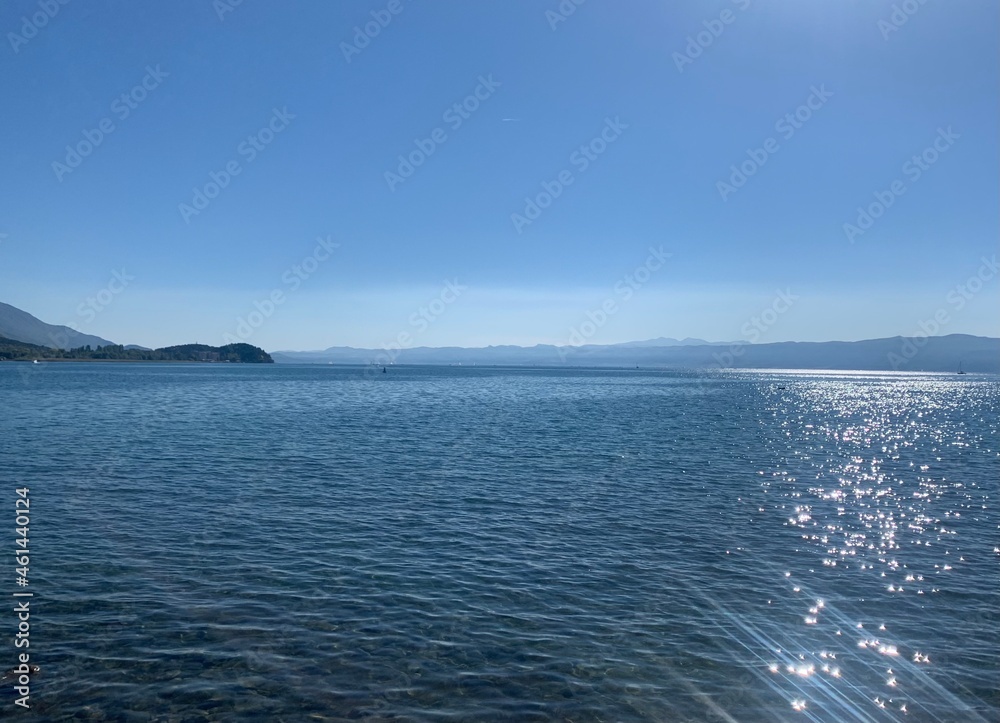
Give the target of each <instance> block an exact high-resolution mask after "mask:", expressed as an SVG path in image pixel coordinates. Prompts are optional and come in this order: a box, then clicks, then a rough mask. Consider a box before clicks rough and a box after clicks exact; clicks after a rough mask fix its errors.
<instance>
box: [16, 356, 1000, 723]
mask: <svg viewBox="0 0 1000 723" xmlns="http://www.w3.org/2000/svg"><path fill="white" fill-rule="evenodd" d="M365 371H366V370H363V369H358V368H346V367H329V366H327V367H320V366H314V367H309V366H281V365H276V366H271V365H268V366H243V365H240V366H237V365H153V364H148V365H140V364H47V365H44V366H43V367H42V368H41V369H38V368H33V367H27V365H20V364H12V363H6V364H0V400H2V403H3V405H4V413H3V415H0V439H2V442H3V444H2V449H0V477H2V479H3V485H0V490H6V491H5V492H3V494H6V495H7V498H8V500H9V502H10V504H9V506H10V507H13V500H14V497H15V494H14V488H15V487H16V486H22V485H23V486H28V487H30V489H31V493H30V494H31V556H32V560H31V576H30V588H29V589H30V590H31V591H33V592H34V595H35V597H34V598H33V601H32V619H31V624H32V627H31V648H30V650H31V654H32V659H31V660H32V663H34V664H38V665H40V666H41V668H42V671H41V673H40V674H39V675H38V676H37V677H36V678H35V679H34V680H33V682H32V685H31V704H32V711H34V712H35V714H37V716H38V717H41V718H47V719H56V720H57V719H60V718H68V717H72V716H79V717H83V718H88V719H91V720H149V719H150V718H153V719H158V720H185V721H197V720H286V721H293V720H309V719H314V720H342V719H369V720H452V721H458V720H482V721H486V720H511V721H522V720H561V721H574V722H576V723H580V722H582V721H638V720H656V721H734V720H736V721H775V720H789V721H849V720H858V721H890V720H906V721H976V720H996V719H997V718H998V716H1000V693H998V690H997V689H998V683H997V679H998V673H1000V625H998V622H1000V621H998V618H1000V574H998V573H1000V547H998V545H1000V539H998V517H997V514H996V511H995V504H996V500H997V494H998V489H997V488H998V479H1000V474H998V473H1000V458H998V455H1000V430H998V427H1000V414H998V411H1000V381H998V380H997V378H995V377H977V376H975V375H966V376H964V377H957V376H953V375H918V374H883V373H869V374H860V373H859V374H850V373H842V372H838V373H816V372H802V373H795V372H753V373H749V372H716V373H709V372H658V371H642V370H629V371H609V370H572V371H570V370H510V369H483V368H478V369H477V368H432V367H411V368H406V367H399V368H392V369H391V370H390V373H388V374H385V375H381V374H376V375H366V374H365V373H364V372H365ZM8 524H9V525H10V526H11V528H13V527H14V524H13V516H11V519H10V521H9V522H8ZM9 534H13V530H12V529H11V530H10V531H9ZM10 567H11V568H13V567H14V565H13V564H10ZM7 575H8V578H10V580H9V582H8V585H7V587H8V589H10V590H11V592H14V591H15V590H16V589H17V588H15V586H14V585H13V581H12V578H13V575H14V571H13V569H11V570H9V571H8V573H7ZM6 625H7V626H8V627H9V628H10V629H11V630H13V629H14V627H15V626H16V620H14V618H13V615H10V614H9V615H8V620H7V622H6ZM7 638H8V643H6V645H8V649H7V652H6V653H4V657H5V658H6V659H8V660H9V664H10V665H13V664H14V662H15V661H14V656H15V652H16V651H15V650H14V648H13V645H12V643H11V642H9V641H10V640H11V638H10V636H7ZM5 667H9V666H5ZM5 685H6V683H5ZM4 695H5V699H4V706H5V708H7V709H9V708H10V706H11V700H12V698H13V696H12V694H10V692H9V689H8V690H7V691H5V693H4Z"/></svg>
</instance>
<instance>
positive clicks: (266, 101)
mask: <svg viewBox="0 0 1000 723" xmlns="http://www.w3.org/2000/svg"><path fill="white" fill-rule="evenodd" d="M894 5H896V6H897V7H898V6H899V5H900V3H898V2H883V1H881V0H878V1H873V2H854V1H852V2H828V1H825V0H794V1H793V0H737V1H735V2H734V1H732V0H720V1H718V2H665V1H662V0H661V1H656V2H654V1H652V0H632V1H630V2H628V3H621V2H609V1H608V0H585V1H584V2H582V3H581V4H579V5H575V4H574V3H572V2H564V3H563V4H562V6H560V3H559V2H558V1H556V0H549V1H546V0H530V1H529V0H479V1H477V2H459V1H458V0H450V1H449V0H440V1H439V2H429V1H426V0H425V1H418V0H397V2H390V1H389V0H386V1H382V0H378V1H375V2H360V1H358V2H354V1H346V0H345V1H343V2H335V3H334V2H328V3H321V2H283V3H277V2H264V1H263V0H243V2H242V3H239V4H238V5H237V4H236V3H235V1H234V0H217V2H214V3H213V2H212V0H176V1H174V2H170V3H156V2H151V1H141V2H124V1H119V2H102V3H89V2H84V1H83V0H69V2H67V3H66V4H59V3H58V2H57V1H56V0H42V1H41V2H39V0H34V1H29V0H11V1H9V2H6V3H4V5H3V7H2V9H0V33H2V34H3V36H4V37H3V38H2V39H0V40H2V42H0V84H2V86H0V87H2V92H3V96H2V97H3V100H4V112H3V113H2V114H0V137H2V139H3V145H2V147H3V160H4V163H3V173H2V174H0V234H3V236H2V237H0V301H5V302H8V303H11V304H14V305H15V306H18V307H20V308H23V309H25V310H27V311H30V312H31V313H33V314H35V315H36V316H39V317H40V318H42V319H43V320H45V321H48V322H50V323H59V324H69V325H73V326H75V327H76V328H79V329H80V330H81V331H86V332H88V333H95V334H99V335H101V336H104V337H106V338H110V339H113V340H115V341H119V342H122V343H139V344H144V345H148V346H161V345H166V344H173V343H182V342H192V341H200V342H203V343H212V344H219V343H223V341H224V340H225V337H226V336H227V335H228V336H229V337H238V338H240V339H245V340H246V341H248V342H250V343H253V344H257V345H260V346H263V347H265V348H267V349H269V350H277V349H318V348H325V347H328V346H333V345H352V346H366V347H379V346H382V345H383V344H385V343H387V342H389V341H390V340H392V339H395V338H396V337H397V336H398V334H399V333H400V332H404V331H406V332H409V333H410V337H411V339H412V342H410V343H411V344H412V345H430V346H438V345H450V344H459V345H477V346H478V345H487V344H491V343H495V344H501V343H517V344H533V343H556V344H564V343H570V341H571V336H572V332H573V330H575V329H579V328H580V325H581V323H583V322H585V321H586V320H587V319H588V318H589V317H588V312H591V315H593V314H594V312H595V310H599V309H600V308H601V307H602V304H604V303H605V302H607V301H609V300H610V301H612V302H613V304H612V306H613V309H614V310H613V312H611V313H609V314H607V315H606V318H605V319H603V320H602V321H601V323H599V324H594V325H593V327H592V328H593V329H594V331H593V332H592V333H589V335H588V336H587V337H586V339H585V340H586V341H589V342H595V343H612V342H619V341H627V340H632V339H644V338H651V337H658V336H673V337H685V336H696V337H701V338H706V339H710V340H737V339H745V338H746V333H745V332H744V331H741V330H743V329H745V327H746V325H747V323H748V322H749V321H750V320H751V319H753V318H755V317H758V316H759V315H760V314H761V313H762V312H763V311H765V310H767V309H769V308H772V307H773V304H774V302H775V300H776V298H778V292H779V291H782V292H785V293H790V294H791V295H792V296H793V297H796V298H795V300H794V302H793V303H791V304H790V305H789V304H782V305H781V308H782V309H783V311H782V313H781V314H780V315H778V318H777V320H776V321H773V323H771V324H769V325H767V326H766V328H765V329H764V331H763V332H762V333H759V334H756V335H755V336H756V337H757V339H756V340H757V341H762V342H766V341H784V340H827V339H861V338H871V337H878V336H892V335H896V334H912V333H915V332H917V331H918V330H919V328H920V327H919V324H920V323H921V322H922V321H925V320H927V319H931V318H932V317H934V315H935V313H936V312H938V311H939V310H941V309H944V310H946V311H947V315H948V321H947V323H945V324H944V325H942V328H941V330H940V331H941V333H953V332H962V333H975V334H986V335H993V336H1000V323H998V320H1000V317H998V314H997V312H998V309H1000V293H998V287H1000V284H998V282H997V279H996V276H997V272H996V271H995V270H991V269H992V267H991V266H990V265H989V264H985V265H984V261H983V260H982V259H983V258H984V257H985V258H986V259H987V260H990V259H992V258H993V257H994V256H995V254H996V253H997V238H998V233H997V232H998V228H997V226H998V207H997V206H998V196H1000V193H998V191H1000V189H998V174H997V167H998V166H997V161H998V154H997V133H996V129H997V125H998V112H997V95H996V92H995V91H996V87H997V80H998V78H997V68H998V63H997V36H996V22H997V13H998V11H997V7H996V4H995V3H994V2H992V1H991V0H958V1H956V2H948V3H945V2H943V1H942V0H927V1H926V2H925V3H924V4H920V3H919V2H918V1H917V0H910V2H908V3H902V5H905V6H906V7H907V8H908V9H909V10H911V11H913V12H912V13H911V14H906V13H905V12H903V11H902V10H898V11H896V15H895V18H894V15H893V13H894V9H893V6H894ZM230 6H232V7H230ZM560 7H562V8H563V9H564V10H565V9H566V8H570V7H572V8H575V10H574V11H573V12H572V13H571V14H570V13H565V14H564V15H556V13H559V12H560ZM393 10H395V11H396V12H393ZM43 18H44V22H42V20H43ZM378 18H381V19H382V24H383V25H384V27H381V26H380V27H379V28H378V33H377V34H375V33H371V35H373V36H374V37H368V35H364V28H365V25H366V24H367V23H375V25H370V26H369V28H370V29H371V30H374V29H375V27H376V25H378ZM903 18H905V23H904V22H901V19H903ZM386 19H388V22H386ZM357 27H360V28H361V32H362V36H358V35H357V33H356V31H355V28H357ZM699 33H701V35H700V37H699ZM29 36H30V37H29ZM365 41H367V43H365ZM348 44H353V46H354V50H351V49H350V45H348ZM362 44H364V45H365V47H363V48H360V47H359V46H360V45H362ZM345 48H346V49H347V50H346V52H345ZM695 56H697V57H695ZM143 83H145V86H146V87H145V88H143V85H142V84H143ZM477 91H478V93H479V98H475V94H476V92H477ZM123 94H125V99H122V95H123ZM470 96H472V98H470ZM463 103H465V104H466V106H465V107H464V109H463V110H462V111H456V110H454V106H455V104H459V105H460V107H461V104H463ZM809 103H811V104H812V106H813V107H812V108H809V107H808V104H809ZM796 113H799V119H798V120H796V121H794V122H793V121H790V120H787V119H786V120H784V121H783V120H782V119H784V118H785V116H786V114H792V116H793V118H794V116H795V114H796ZM102 123H103V124H104V125H103V126H102ZM269 124H270V127H268V126H269ZM102 127H103V128H104V130H105V131H108V129H110V130H109V131H108V132H104V131H102V130H101V129H102ZM95 129H96V130H95ZM261 129H265V130H264V131H263V132H261ZM942 131H943V133H942ZM602 133H603V134H604V136H603V138H602ZM88 134H89V140H88ZM98 136H100V141H99V143H97V144H96V147H93V148H90V149H88V147H87V144H88V143H90V141H91V140H94V139H97V138H98ZM769 139H770V140H769ZM417 141H420V143H419V144H418V143H417ZM935 141H937V142H938V149H937V150H935V151H928V152H927V155H925V156H924V159H923V160H922V161H920V163H921V164H922V166H921V167H919V168H918V167H916V166H915V165H914V164H913V162H912V161H911V159H912V157H913V156H915V155H916V156H921V155H922V154H925V151H926V149H928V148H932V149H933V147H934V146H933V144H934V143H935ZM421 145H422V146H423V148H424V149H425V150H426V149H430V148H432V149H433V152H432V153H431V154H430V155H429V156H428V157H426V159H425V160H424V162H423V163H422V164H421V165H419V167H416V168H415V169H413V173H412V175H409V177H407V178H405V179H402V176H401V175H400V176H399V178H397V179H396V180H395V181H394V180H393V176H388V177H387V175H386V174H387V173H390V174H397V175H398V173H399V171H400V170H401V169H400V158H399V157H400V156H404V157H405V156H407V155H410V154H411V153H414V157H415V158H417V160H420V159H419V156H420V154H421V153H423V152H424V151H421V150H420V146H421ZM67 146H70V151H67ZM581 147H583V148H584V149H586V150H584V151H581V150H580V149H581ZM73 150H76V152H78V153H80V157H79V158H75V157H73V155H72V152H73ZM88 150H89V154H88V155H83V152H86V151H88ZM748 151H750V152H751V153H750V154H748ZM755 159H756V160H755ZM761 159H762V160H763V164H762V165H761V164H759V162H758V161H759V160H761ZM928 159H932V160H931V162H928ZM69 161H72V162H73V163H76V164H77V165H76V167H70V163H69ZM908 163H909V164H910V165H909V166H907V164H908ZM60 164H62V165H60ZM234 164H235V165H234ZM744 164H746V168H747V169H748V170H750V171H753V175H752V176H750V177H749V178H747V179H746V182H745V184H743V185H741V186H740V187H738V188H737V187H736V186H735V185H733V184H732V183H731V181H732V180H733V179H731V178H730V176H731V175H732V173H733V170H732V168H731V167H732V166H734V165H735V166H737V167H739V166H740V165H744ZM227 166H229V168H230V169H233V168H235V169H237V170H238V171H239V173H238V175H235V176H231V177H230V178H229V181H228V183H225V184H224V185H225V187H224V188H221V189H215V188H214V187H212V186H211V183H212V182H213V180H212V179H213V176H212V175H211V174H215V178H216V179H217V180H220V179H221V180H224V179H225V175H226V169H227ZM402 170H403V171H405V170H406V169H405V167H404V168H403V169H402ZM560 174H562V179H563V180H569V181H571V183H569V185H565V186H564V187H563V188H562V189H561V191H560V192H558V197H556V198H554V199H551V203H546V197H545V196H544V195H543V196H542V198H541V199H538V196H539V194H544V193H545V192H546V191H545V189H546V186H545V185H543V184H548V188H549V189H550V191H554V190H555V189H557V187H558V186H561V185H562V183H561V182H560V181H559V179H560ZM400 179H402V180H400ZM736 180H737V181H738V180H739V179H738V178H737V179H736ZM894 181H897V182H898V183H897V185H896V189H897V190H899V189H902V193H900V194H897V193H894V192H893V191H892V190H891V189H892V188H893V186H892V184H893V182H894ZM720 182H721V183H728V184H730V185H731V188H730V190H729V191H728V192H727V190H726V187H725V186H720V185H719V184H720ZM215 190H218V193H217V195H216V194H215V193H214V192H215ZM198 192H201V193H206V192H207V193H210V194H211V195H213V196H214V198H212V199H211V200H210V201H208V202H207V205H206V206H205V207H204V208H203V209H196V208H195V206H196V201H197V200H198V199H197V196H198ZM876 194H881V198H882V199H891V200H892V203H891V205H888V204H885V205H887V206H888V207H886V208H884V213H882V214H880V217H879V218H877V219H874V220H873V222H872V224H871V226H870V228H867V229H860V226H859V220H858V208H859V207H867V206H869V205H870V204H873V203H875V204H879V203H882V202H881V201H879V199H878V197H877V196H876ZM526 199H538V202H539V203H541V204H543V205H545V206H546V207H545V208H544V209H541V210H540V212H539V213H538V214H537V218H534V219H528V215H529V214H530V213H531V210H530V209H528V208H527V207H528V205H529V204H528V201H527V200H526ZM185 207H189V208H187V209H186V210H185ZM192 209H193V210H195V211H197V213H194V212H192ZM874 212H875V213H878V212H879V209H878V208H876V209H875V211H874ZM518 215H519V216H521V217H522V218H521V220H520V221H519V220H518ZM525 219H528V220H529V221H530V223H525ZM845 224H852V225H853V226H855V227H857V230H860V231H863V232H862V233H853V232H852V231H851V230H850V229H847V230H845ZM849 237H850V238H849ZM319 238H322V239H329V240H328V241H327V247H326V250H324V249H322V248H320V251H319V254H318V256H321V257H322V259H320V258H318V256H316V255H314V254H315V252H316V251H317V248H318V247H317V244H318V241H317V239H319ZM333 244H336V246H333ZM651 248H653V249H662V251H661V253H669V254H670V257H669V259H668V260H667V261H666V262H664V263H662V264H660V265H659V266H658V268H656V270H654V271H651V272H649V273H646V272H641V273H640V277H642V278H643V279H644V280H643V281H642V283H638V282H637V281H627V282H626V285H627V286H629V287H630V289H631V290H632V291H633V293H632V294H630V295H629V296H628V298H625V295H624V294H623V293H621V292H620V289H621V288H622V286H621V285H620V282H622V281H623V280H625V279H628V278H632V275H633V274H634V272H635V270H636V269H638V268H642V267H643V266H644V265H645V264H646V263H647V260H648V258H649V257H650V253H651V252H650V249H651ZM310 257H312V258H313V259H314V260H312V261H310V260H309V258H310ZM303 262H305V266H302V264H303ZM297 266H298V268H299V271H295V268H296V267H297ZM647 268H649V267H647ZM306 269H310V270H309V271H306ZM984 269H985V270H984ZM116 272H117V273H118V274H119V276H122V277H123V278H124V279H125V280H126V281H127V283H123V282H122V281H121V280H115V277H114V274H115V273H116ZM977 274H978V278H979V279H980V281H979V282H974V283H973V286H972V288H974V289H975V291H974V292H972V291H969V289H968V287H967V284H968V282H969V280H970V279H972V278H973V277H976V276H977ZM447 282H451V283H453V284H457V285H458V286H459V287H460V288H461V289H462V291H461V293H459V294H458V295H455V294H453V293H452V294H445V297H446V300H445V301H440V299H441V298H442V294H443V293H444V289H445V288H446V283H447ZM616 288H618V289H619V291H616V290H615V289H616ZM963 288H964V289H966V291H968V293H966V292H958V293H959V294H960V295H961V297H962V299H963V301H964V303H962V304H961V307H959V305H958V304H957V303H956V302H955V298H956V297H955V293H956V289H963ZM276 291H277V292H278V293H279V296H278V297H277V298H278V299H279V302H278V303H274V302H273V301H271V299H272V294H273V293H275V292H276ZM436 299H438V300H439V301H437V302H436V303H435V300H436ZM91 300H93V301H91ZM269 303H271V304H273V309H272V308H271V307H269V305H268V304H269ZM432 303H433V304H434V312H433V313H425V314H424V316H423V317H422V318H423V319H424V321H425V322H426V323H424V322H422V321H420V320H419V319H418V320H417V321H416V322H415V321H414V319H413V315H414V314H417V315H419V314H420V310H421V309H422V308H429V307H428V305H429V304H432ZM786 307H787V308H786ZM597 316H598V317H599V316H600V315H599V314H598V315H597ZM773 318H774V315H772V319H773ZM241 324H242V326H241ZM588 331H589V330H588Z"/></svg>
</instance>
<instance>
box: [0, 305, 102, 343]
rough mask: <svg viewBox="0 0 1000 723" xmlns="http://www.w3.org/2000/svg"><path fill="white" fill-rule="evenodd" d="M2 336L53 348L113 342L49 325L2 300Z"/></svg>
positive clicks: (64, 327)
mask: <svg viewBox="0 0 1000 723" xmlns="http://www.w3.org/2000/svg"><path fill="white" fill-rule="evenodd" d="M0 337H4V338H6V339H12V340H14V341H21V342H24V343H26V344H36V345H38V346H47V347H51V348H53V349H76V348H79V347H84V346H88V345H89V346H90V347H91V348H93V349H96V348H97V347H99V346H108V345H111V344H114V342H112V341H108V340H107V339H102V338H101V337H99V336H94V335H93V334H84V333H82V332H79V331H76V330H75V329H71V328H69V327H68V326H57V325H55V324H46V323H45V322H44V321H42V320H41V319H39V318H37V317H35V316H32V315H31V314H29V313H28V312H27V311H22V310H21V309H18V308H17V307H16V306H11V305H10V304H4V303H3V302H0Z"/></svg>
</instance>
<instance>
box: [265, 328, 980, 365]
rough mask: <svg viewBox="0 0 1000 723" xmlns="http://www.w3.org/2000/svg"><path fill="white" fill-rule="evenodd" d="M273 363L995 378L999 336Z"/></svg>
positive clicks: (295, 355)
mask: <svg viewBox="0 0 1000 723" xmlns="http://www.w3.org/2000/svg"><path fill="white" fill-rule="evenodd" d="M271 356H272V357H273V358H274V360H275V361H276V362H278V363H296V362H297V363H313V364H327V363H334V364H372V363H374V364H378V365H389V364H462V365H480V366H491V365H498V366H598V367H636V366H639V367H714V368H747V369H868V370H874V371H879V370H899V371H938V372H956V371H958V368H959V364H961V365H962V369H963V371H968V372H986V373H1000V339H994V338H991V337H983V336H969V335H967V334H950V335H948V336H935V337H929V338H924V337H918V338H912V337H901V336H896V337H891V338H887V339H868V340H865V341H827V342H777V343H773V344H741V343H738V342H737V343H715V344H709V343H707V342H703V341H701V340H698V339H685V340H683V341H677V340H674V339H654V340H651V341H646V342H632V343H627V344H609V345H600V344H586V345H583V346H577V347H565V346H562V347H559V346H552V345H549V344H539V345H536V346H531V347H522V346H488V347H482V348H474V349H467V348H463V347H415V348H411V349H402V350H398V349H397V350H388V351H387V350H384V349H357V348H354V347H330V348H329V349H326V350H323V351H305V352H295V351H278V352H272V353H271Z"/></svg>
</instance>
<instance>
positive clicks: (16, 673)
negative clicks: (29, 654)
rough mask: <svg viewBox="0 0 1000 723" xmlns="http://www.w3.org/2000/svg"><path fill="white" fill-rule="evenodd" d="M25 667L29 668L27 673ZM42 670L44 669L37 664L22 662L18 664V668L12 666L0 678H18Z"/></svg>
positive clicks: (35, 673)
mask: <svg viewBox="0 0 1000 723" xmlns="http://www.w3.org/2000/svg"><path fill="white" fill-rule="evenodd" d="M24 668H27V669H28V672H27V673H25V672H24ZM40 672H42V669H41V668H39V667H38V666H37V665H28V664H27V663H21V665H19V666H17V668H11V669H10V670H8V671H7V672H6V673H4V674H3V677H2V678H0V680H17V679H18V678H19V677H21V676H22V675H37V674H38V673H40Z"/></svg>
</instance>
